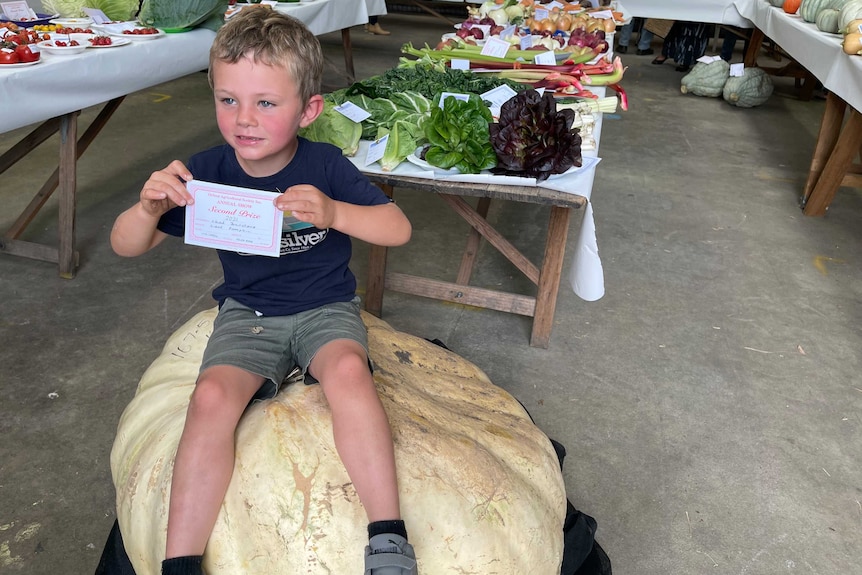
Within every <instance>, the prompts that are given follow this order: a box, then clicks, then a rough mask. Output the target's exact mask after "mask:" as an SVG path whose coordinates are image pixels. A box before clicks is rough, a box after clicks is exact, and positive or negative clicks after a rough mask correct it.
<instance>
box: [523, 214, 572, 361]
mask: <svg viewBox="0 0 862 575" xmlns="http://www.w3.org/2000/svg"><path fill="white" fill-rule="evenodd" d="M571 216H572V209H571V208H560V207H557V206H554V207H552V208H551V216H550V219H549V221H548V235H547V237H546V239H545V257H544V260H543V261H542V269H541V272H540V273H539V290H538V293H537V294H536V315H535V316H534V317H533V333H532V335H531V336H530V345H531V346H532V347H541V348H543V349H547V348H548V344H549V342H550V340H551V329H552V328H553V326H554V312H555V311H556V307H557V294H558V293H559V291H560V278H561V276H562V272H563V256H564V255H565V253H566V238H567V237H568V235H569V220H570V219H571Z"/></svg>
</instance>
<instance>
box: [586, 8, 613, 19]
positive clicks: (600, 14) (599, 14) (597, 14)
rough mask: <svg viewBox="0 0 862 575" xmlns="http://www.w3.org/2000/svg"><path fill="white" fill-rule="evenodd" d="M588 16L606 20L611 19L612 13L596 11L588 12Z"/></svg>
mask: <svg viewBox="0 0 862 575" xmlns="http://www.w3.org/2000/svg"><path fill="white" fill-rule="evenodd" d="M590 16H592V17H593V18H602V19H607V18H613V17H614V13H613V12H611V11H610V10H598V11H596V12H590Z"/></svg>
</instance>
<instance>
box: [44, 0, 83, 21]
mask: <svg viewBox="0 0 862 575" xmlns="http://www.w3.org/2000/svg"><path fill="white" fill-rule="evenodd" d="M84 6H87V0H42V8H43V12H44V13H46V14H59V15H60V16H62V17H63V18H83V17H84V11H83V10H82V8H83V7H84Z"/></svg>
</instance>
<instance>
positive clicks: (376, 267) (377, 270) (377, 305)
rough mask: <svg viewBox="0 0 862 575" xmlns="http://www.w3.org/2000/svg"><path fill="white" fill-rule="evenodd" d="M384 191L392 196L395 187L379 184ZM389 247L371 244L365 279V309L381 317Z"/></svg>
mask: <svg viewBox="0 0 862 575" xmlns="http://www.w3.org/2000/svg"><path fill="white" fill-rule="evenodd" d="M377 185H378V186H379V187H380V189H381V190H383V193H384V194H386V195H387V196H389V197H390V198H391V197H392V194H393V193H394V191H395V190H394V189H393V188H392V186H390V185H387V184H377ZM388 253H389V248H387V247H385V246H376V245H371V249H370V251H369V253H368V273H367V277H366V280H365V311H367V312H368V313H370V314H372V315H375V316H377V317H381V315H382V314H383V288H384V287H385V284H386V257H387V255H388Z"/></svg>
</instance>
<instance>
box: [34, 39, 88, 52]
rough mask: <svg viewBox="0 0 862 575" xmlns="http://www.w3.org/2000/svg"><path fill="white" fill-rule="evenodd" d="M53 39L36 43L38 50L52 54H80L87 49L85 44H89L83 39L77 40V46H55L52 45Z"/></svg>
mask: <svg viewBox="0 0 862 575" xmlns="http://www.w3.org/2000/svg"><path fill="white" fill-rule="evenodd" d="M72 36H75V34H72ZM55 41H56V39H54V40H44V41H42V42H39V43H38V44H36V45H37V46H39V50H40V51H42V52H45V53H46V54H53V55H56V56H72V55H73V54H80V53H81V52H83V51H84V50H86V49H87V46H89V45H90V43H89V42H88V41H86V40H84V41H83V42H81V41H80V40H78V44H79V45H78V46H56V45H54V42H55Z"/></svg>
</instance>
